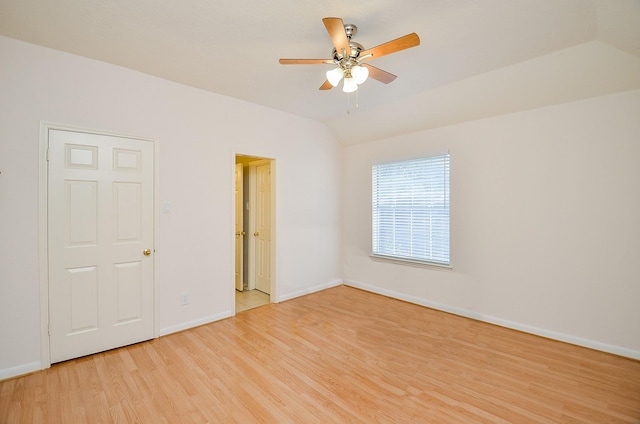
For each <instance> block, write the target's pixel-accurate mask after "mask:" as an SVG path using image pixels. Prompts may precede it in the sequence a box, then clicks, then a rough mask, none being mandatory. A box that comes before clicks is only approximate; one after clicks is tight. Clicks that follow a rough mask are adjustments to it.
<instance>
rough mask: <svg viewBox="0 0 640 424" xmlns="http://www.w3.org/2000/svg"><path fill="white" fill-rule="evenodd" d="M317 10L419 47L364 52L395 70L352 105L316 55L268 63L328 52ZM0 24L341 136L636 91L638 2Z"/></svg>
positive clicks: (418, 0)
mask: <svg viewBox="0 0 640 424" xmlns="http://www.w3.org/2000/svg"><path fill="white" fill-rule="evenodd" d="M328 16H335V17H341V18H343V20H344V22H345V23H352V24H355V25H357V27H358V33H357V34H356V36H355V37H354V41H357V42H359V43H360V44H362V45H364V47H365V48H370V47H373V46H376V45H378V44H381V43H383V42H386V41H389V40H392V39H395V38H397V37H400V36H402V35H405V34H407V33H410V32H416V33H417V34H418V35H419V36H420V38H421V45H420V46H418V47H415V48H412V49H409V50H404V51H402V52H398V53H394V54H392V55H388V56H385V57H380V58H378V59H376V60H374V61H371V62H370V63H371V64H372V65H375V66H377V67H379V68H382V69H384V70H386V71H388V72H391V73H393V74H395V75H398V78H397V79H396V80H395V81H394V82H392V83H391V84H388V85H385V84H382V83H379V82H378V81H375V80H370V81H367V82H366V83H365V84H364V85H362V86H361V88H360V90H358V98H357V102H358V104H359V107H358V108H357V109H356V108H355V106H354V105H355V103H356V97H355V96H354V95H351V96H347V95H346V94H345V93H343V92H342V91H341V90H340V89H333V90H331V91H320V90H318V88H319V86H320V85H321V84H322V83H323V82H324V80H325V77H324V72H325V71H326V70H327V69H329V68H328V66H327V65H297V66H283V65H280V64H279V63H278V59H279V58H330V57H331V50H332V48H333V46H332V43H331V40H330V38H329V37H328V35H327V32H326V30H325V28H324V25H323V24H322V21H321V19H322V18H323V17H328ZM0 34H2V35H5V36H8V37H12V38H16V39H19V40H23V41H27V42H30V43H34V44H38V45H42V46H46V47H50V48H54V49H58V50H62V51H65V52H70V53H74V54H78V55H81V56H85V57H89V58H93V59H97V60H100V61H104V62H109V63H112V64H116V65H120V66H123V67H127V68H131V69H135V70H138V71H141V72H144V73H147V74H151V75H155V76H158V77H161V78H165V79H168V80H171V81H175V82H179V83H182V84H186V85H189V86H193V87H197V88H201V89H204V90H208V91H211V92H215V93H219V94H222V95H226V96H231V97H234V98H238V99H243V100H246V101H249V102H253V103H257V104H260V105H264V106H267V107H271V108H274V109H279V110H282V111H285V112H289V113H292V114H296V115H300V116H304V117H307V118H310V119H315V120H319V121H322V122H325V123H326V124H327V125H328V126H329V128H330V129H331V130H332V131H333V133H334V134H335V136H336V137H337V138H338V139H339V140H340V141H342V142H343V143H345V144H349V143H357V142H363V141H370V140H374V139H376V138H381V137H388V136H393V135H396V134H400V133H403V132H408V131H415V130H420V129H425V128H431V127H436V126H439V125H447V124H451V123H456V122H462V121H464V120H468V119H477V118H482V117H484V116H489V115H491V114H496V113H508V112H511V111H515V110H522V109H526V108H531V107H541V106H545V105H548V104H554V103H559V102H566V101H571V100H576V99H579V98H585V97H589V96H594V95H602V94H607V93H609V92H616V91H622V90H628V89H634V88H640V0H454V1H452V0H406V1H398V0H366V1H365V0H352V1H349V2H345V1H338V0H316V1H293V0H270V1H266V0H254V1H242V0H189V1H171V0H135V1H131V0H57V1H55V2H54V1H45V0H2V1H1V2H0ZM0 66H1V65H0ZM541 93H543V94H541ZM348 101H349V106H348ZM348 110H349V112H350V113H347V111H348Z"/></svg>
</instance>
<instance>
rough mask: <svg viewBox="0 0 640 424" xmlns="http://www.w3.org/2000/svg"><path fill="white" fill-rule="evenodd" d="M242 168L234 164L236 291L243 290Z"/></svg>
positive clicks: (238, 164) (240, 165) (239, 164)
mask: <svg viewBox="0 0 640 424" xmlns="http://www.w3.org/2000/svg"><path fill="white" fill-rule="evenodd" d="M242 173H243V167H242V164H241V163H236V290H238V291H242V290H243V289H244V282H243V278H242V277H243V275H242V274H243V273H242V269H243V266H244V264H243V246H244V234H245V232H244V229H243V227H244V213H243V212H244V208H243V205H244V190H243V175H242Z"/></svg>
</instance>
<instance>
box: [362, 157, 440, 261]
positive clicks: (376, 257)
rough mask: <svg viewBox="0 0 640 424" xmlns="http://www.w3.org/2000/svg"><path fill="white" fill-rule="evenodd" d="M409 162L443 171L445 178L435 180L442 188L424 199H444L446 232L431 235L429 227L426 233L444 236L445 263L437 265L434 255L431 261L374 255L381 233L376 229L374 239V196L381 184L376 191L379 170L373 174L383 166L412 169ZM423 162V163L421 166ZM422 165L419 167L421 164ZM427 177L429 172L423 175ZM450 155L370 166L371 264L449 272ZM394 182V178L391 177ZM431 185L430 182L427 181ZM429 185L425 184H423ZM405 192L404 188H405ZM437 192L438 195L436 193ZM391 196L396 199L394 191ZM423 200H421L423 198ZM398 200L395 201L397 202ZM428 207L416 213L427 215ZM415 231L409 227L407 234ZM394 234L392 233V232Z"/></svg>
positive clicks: (380, 252) (379, 253)
mask: <svg viewBox="0 0 640 424" xmlns="http://www.w3.org/2000/svg"><path fill="white" fill-rule="evenodd" d="M434 160H435V162H436V163H435V164H434V163H432V164H429V163H428V162H429V161H434ZM411 162H413V163H417V164H418V165H419V166H425V167H432V168H436V167H438V166H439V167H441V168H442V169H443V171H444V172H445V173H444V176H443V177H442V178H438V179H436V181H437V182H439V183H440V185H441V188H440V190H439V191H438V190H433V191H430V192H429V194H427V195H425V196H429V195H431V196H433V195H434V193H435V195H436V196H437V195H440V196H441V197H442V199H443V202H444V204H445V206H443V208H444V210H446V231H444V232H443V231H437V230H436V231H434V228H433V226H432V225H429V226H428V227H429V230H428V234H429V236H433V235H434V233H435V235H436V236H441V237H442V236H443V235H446V243H447V245H446V249H445V250H444V253H445V254H446V255H447V258H446V259H447V262H444V261H440V260H437V259H435V260H434V259H432V258H433V255H431V258H427V257H424V258H419V257H416V256H413V255H412V256H403V255H401V254H397V255H393V254H387V253H388V252H383V251H382V250H383V249H378V252H376V251H375V247H376V237H377V239H378V242H379V241H380V236H379V233H380V229H379V228H378V236H376V226H377V225H376V217H377V216H379V215H376V197H375V196H376V193H378V190H379V189H380V184H379V181H378V187H376V172H379V169H380V168H378V170H376V167H384V166H389V165H402V164H409V165H411ZM421 162H422V163H421ZM437 162H441V163H440V164H438V163H437ZM420 163H421V164H420ZM426 173H427V174H428V172H426ZM450 174H451V154H450V152H449V151H446V152H443V153H439V154H431V155H424V156H419V157H413V158H409V159H400V160H393V161H388V162H374V163H373V164H372V165H371V239H370V240H371V251H370V257H371V258H372V259H373V260H376V261H383V262H391V263H396V264H399V265H409V266H417V267H421V268H435V269H440V270H449V269H452V260H451V175H450ZM378 178H380V176H378ZM390 178H393V177H390ZM421 178H424V179H427V180H428V178H429V177H428V176H426V175H425V176H422V177H421ZM430 181H433V179H432V180H430ZM427 182H428V181H425V184H426V183H427ZM405 188H406V187H405ZM400 189H402V187H400ZM436 192H437V193H436ZM392 196H397V191H394V192H393V194H392ZM423 197H424V196H423ZM378 198H379V194H378ZM396 200H397V199H396ZM412 208H415V206H413V205H412ZM428 208H429V206H426V205H425V206H424V208H423V209H418V212H419V213H420V212H421V211H422V212H426V211H428ZM413 210H414V209H411V211H412V213H413ZM392 219H393V221H392V222H393V225H394V227H395V222H396V220H395V217H394V218H392ZM414 229H415V226H414V225H413V224H409V231H413V230H414ZM394 231H395V229H394ZM410 234H411V235H410V236H409V238H410V239H413V234H414V233H413V232H411V233H410ZM393 250H394V252H392V253H396V252H397V249H396V246H394V247H393ZM410 250H413V247H411V248H410Z"/></svg>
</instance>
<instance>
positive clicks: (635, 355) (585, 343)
mask: <svg viewBox="0 0 640 424" xmlns="http://www.w3.org/2000/svg"><path fill="white" fill-rule="evenodd" d="M344 285H345V286H350V287H355V288H358V289H362V290H366V291H369V292H372V293H377V294H381V295H383V296H387V297H391V298H394V299H399V300H404V301H405V302H409V303H414V304H416V305H421V306H426V307H428V308H432V309H437V310H439V311H443V312H448V313H451V314H454V315H459V316H462V317H465V318H471V319H474V320H477V321H483V322H487V323H490V324H495V325H499V326H501V327H506V328H511V329H513V330H518V331H522V332H525V333H529V334H535V335H536V336H541V337H546V338H548V339H553V340H558V341H561V342H565V343H570V344H573V345H577V346H582V347H587V348H590V349H595V350H599V351H601V352H607V353H612V354H614V355H619V356H624V357H626V358H631V359H636V360H640V351H637V350H633V349H627V348H624V347H620V346H613V345H609V344H606V343H601V342H597V341H594V340H589V339H583V338H581V337H575V336H571V335H568V334H562V333H558V332H555V331H550V330H545V329H543V328H537V327H533V326H530V325H526V324H521V323H518V322H513V321H508V320H504V319H501V318H496V317H492V316H489V315H484V314H480V313H478V312H474V311H470V310H467V309H461V308H456V307H452V306H449V305H444V304H441V303H437V302H432V301H429V300H425V299H422V298H419V297H416V296H411V295H407V294H404V293H399V292H396V291H393V290H387V289H383V288H380V287H376V286H372V285H370V284H365V283H361V282H358V281H353V280H345V281H344Z"/></svg>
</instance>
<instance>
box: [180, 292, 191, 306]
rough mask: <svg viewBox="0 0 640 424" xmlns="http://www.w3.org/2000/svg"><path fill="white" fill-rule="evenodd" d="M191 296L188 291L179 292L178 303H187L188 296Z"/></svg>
mask: <svg viewBox="0 0 640 424" xmlns="http://www.w3.org/2000/svg"><path fill="white" fill-rule="evenodd" d="M190 296H191V294H190V293H180V304H181V305H182V306H184V305H188V304H189V297H190Z"/></svg>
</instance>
